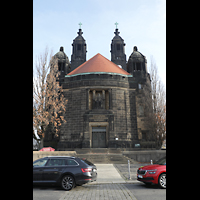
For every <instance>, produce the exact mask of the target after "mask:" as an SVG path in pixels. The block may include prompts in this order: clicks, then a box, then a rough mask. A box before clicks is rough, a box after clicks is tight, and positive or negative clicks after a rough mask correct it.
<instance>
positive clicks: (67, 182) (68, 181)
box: [61, 175, 75, 191]
mask: <svg viewBox="0 0 200 200" xmlns="http://www.w3.org/2000/svg"><path fill="white" fill-rule="evenodd" d="M74 186H75V181H74V178H73V177H72V176H70V175H65V176H63V177H62V180H61V187H62V188H63V189H64V190H67V191H68V190H71V189H72V188H74Z"/></svg>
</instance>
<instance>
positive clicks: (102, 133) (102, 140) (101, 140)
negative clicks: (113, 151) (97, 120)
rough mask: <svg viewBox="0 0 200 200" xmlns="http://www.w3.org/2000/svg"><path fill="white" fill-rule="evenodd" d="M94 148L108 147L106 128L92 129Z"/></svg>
mask: <svg viewBox="0 0 200 200" xmlns="http://www.w3.org/2000/svg"><path fill="white" fill-rule="evenodd" d="M92 147H93V148H105V147H106V127H92Z"/></svg>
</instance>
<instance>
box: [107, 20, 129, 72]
mask: <svg viewBox="0 0 200 200" xmlns="http://www.w3.org/2000/svg"><path fill="white" fill-rule="evenodd" d="M115 25H116V29H115V32H114V33H115V36H114V38H113V39H112V43H111V51H110V52H111V61H112V62H114V63H115V64H116V65H121V66H122V68H123V69H124V70H126V54H125V45H126V44H125V43H124V40H123V39H122V38H121V37H120V36H119V33H120V32H118V28H117V25H118V23H117V22H116V23H115Z"/></svg>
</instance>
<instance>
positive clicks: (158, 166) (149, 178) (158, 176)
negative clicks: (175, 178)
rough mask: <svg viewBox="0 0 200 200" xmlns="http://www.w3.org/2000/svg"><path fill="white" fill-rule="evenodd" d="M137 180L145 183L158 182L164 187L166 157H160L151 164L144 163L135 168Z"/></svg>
mask: <svg viewBox="0 0 200 200" xmlns="http://www.w3.org/2000/svg"><path fill="white" fill-rule="evenodd" d="M137 180H138V181H141V182H143V183H145V184H151V183H154V184H158V185H159V186H160V187H161V188H166V157H164V158H161V159H160V160H158V161H157V162H155V163H154V164H153V165H146V166H144V167H140V168H138V170H137Z"/></svg>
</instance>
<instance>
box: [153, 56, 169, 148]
mask: <svg viewBox="0 0 200 200" xmlns="http://www.w3.org/2000/svg"><path fill="white" fill-rule="evenodd" d="M149 73H150V78H151V94H152V106H153V121H154V122H153V125H154V127H153V132H154V133H155V136H156V142H157V147H160V146H161V145H162V142H163V140H164V139H166V91H165V87H164V85H163V83H162V81H161V79H160V77H159V75H158V68H157V65H156V63H155V60H154V58H153V56H151V65H150V68H149Z"/></svg>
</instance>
